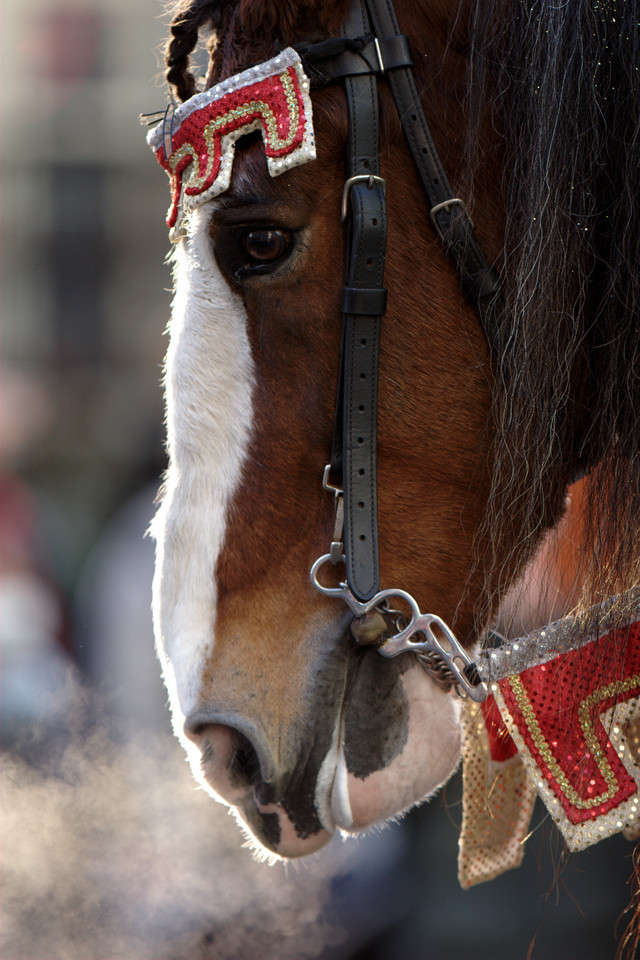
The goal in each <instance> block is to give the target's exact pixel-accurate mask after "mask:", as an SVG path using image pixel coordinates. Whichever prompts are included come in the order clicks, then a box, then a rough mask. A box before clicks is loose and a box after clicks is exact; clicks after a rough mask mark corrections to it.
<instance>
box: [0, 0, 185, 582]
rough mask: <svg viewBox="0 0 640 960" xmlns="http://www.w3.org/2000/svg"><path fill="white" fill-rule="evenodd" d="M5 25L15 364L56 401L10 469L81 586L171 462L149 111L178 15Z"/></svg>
mask: <svg viewBox="0 0 640 960" xmlns="http://www.w3.org/2000/svg"><path fill="white" fill-rule="evenodd" d="M1 16H2V29H1V30H0V117H1V121H2V137H1V138H0V177H1V179H2V192H1V199H0V202H1V205H2V217H1V226H0V250H1V254H0V256H1V260H0V270H1V276H2V290H1V301H0V303H1V308H2V364H3V367H4V369H5V370H6V369H9V370H10V371H12V372H15V371H19V373H20V375H21V377H23V378H27V379H31V380H32V381H34V383H37V384H38V388H39V389H40V390H41V391H44V393H45V395H46V404H47V407H48V411H47V417H46V424H43V429H41V430H40V431H39V432H37V431H36V435H35V436H32V437H31V438H30V442H25V443H18V444H16V445H15V449H14V450H13V451H12V453H11V454H10V455H9V456H8V457H7V456H6V455H5V456H4V457H3V464H2V468H3V469H4V470H5V471H10V472H14V473H17V474H19V475H20V476H21V477H22V478H23V479H24V480H26V481H27V483H28V484H29V485H30V486H31V487H32V488H33V489H34V491H35V493H36V496H37V499H38V501H39V505H40V508H41V522H42V524H43V528H44V532H45V539H46V540H47V541H48V542H49V544H50V546H51V554H52V555H53V557H54V560H53V562H54V565H55V567H56V570H55V574H56V576H57V578H58V579H59V580H60V582H61V583H62V585H63V587H64V589H65V590H69V589H70V588H71V587H72V585H73V583H74V580H75V578H76V576H77V573H78V570H79V568H80V565H81V563H82V561H83V559H84V556H85V554H86V552H87V550H88V549H89V546H90V544H91V543H92V541H93V540H94V538H95V536H96V535H97V533H98V531H99V530H100V529H101V527H102V525H103V523H104V522H105V520H106V519H107V517H108V516H109V515H110V514H111V513H112V511H113V510H114V509H115V508H116V507H117V505H118V504H119V503H120V502H121V501H122V500H123V499H124V498H125V497H126V496H127V495H128V494H129V493H130V492H131V491H132V490H134V489H136V488H137V487H138V486H139V485H140V484H141V483H142V482H143V481H145V480H148V479H149V478H150V477H151V476H152V475H154V474H158V473H159V472H160V471H161V469H162V457H163V451H162V399H161V390H160V386H159V381H160V377H161V363H162V356H163V353H164V347H165V344H164V337H163V335H162V333H163V330H164V328H165V326H166V322H167V319H168V304H169V298H168V294H167V292H166V288H167V287H168V286H169V271H168V267H167V266H166V264H164V258H165V255H166V253H167V250H168V246H169V245H168V242H167V239H166V232H165V230H164V227H163V218H164V211H165V207H166V204H167V190H166V184H165V178H164V175H163V174H162V172H161V171H160V170H159V169H158V168H157V166H156V164H155V163H154V160H153V157H152V155H151V154H150V152H149V150H148V148H147V146H146V144H145V139H144V135H145V130H144V129H143V128H141V127H140V126H139V124H138V114H139V113H141V112H145V111H153V110H155V109H159V108H161V107H162V106H163V103H164V101H165V93H164V88H163V84H162V80H161V73H162V67H161V57H160V54H159V48H160V46H161V44H162V42H163V40H164V37H165V34H166V32H167V21H166V17H165V14H164V5H163V4H162V3H161V2H160V0H136V2H135V3H132V2H130V0H5V2H4V3H3V5H2V15H1ZM154 77H156V78H157V80H156V83H155V84H154V82H153V78H154ZM20 415H21V411H20V410H16V411H11V416H10V417H9V419H10V420H11V422H12V423H18V424H19V421H20ZM16 418H18V419H17V420H16ZM32 433H33V431H32Z"/></svg>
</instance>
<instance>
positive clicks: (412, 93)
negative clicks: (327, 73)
mask: <svg viewBox="0 0 640 960" xmlns="http://www.w3.org/2000/svg"><path fill="white" fill-rule="evenodd" d="M365 2H366V4H367V8H368V11H369V15H370V17H371V21H372V24H373V29H374V31H375V33H376V34H377V36H378V38H379V42H382V41H383V40H384V39H386V38H388V37H393V36H397V35H398V34H399V33H400V31H399V27H398V21H397V19H396V15H395V10H394V8H393V3H392V0H365ZM389 84H390V86H391V90H392V92H393V97H394V100H395V102H396V107H397V110H398V115H399V117H400V120H401V122H402V126H403V128H404V132H405V136H406V138H407V142H408V144H409V148H410V150H411V153H412V155H413V159H414V160H415V163H416V166H417V168H418V173H419V174H420V179H421V180H422V184H423V186H424V190H425V193H426V195H427V202H428V204H429V209H430V211H434V208H439V209H438V210H437V212H434V213H433V215H432V220H433V223H434V227H435V229H436V232H437V233H438V234H439V235H440V237H441V239H442V241H443V243H444V246H445V250H446V252H447V254H448V255H449V256H450V257H451V258H452V260H453V261H454V263H455V265H456V267H457V269H458V272H459V275H460V282H461V286H462V292H463V294H464V296H465V297H466V298H467V299H468V300H469V301H470V302H471V303H472V304H473V305H474V306H475V307H476V309H477V311H478V315H479V317H480V320H481V323H482V326H483V329H484V332H485V336H486V337H487V340H488V342H489V344H490V345H491V346H492V347H493V348H494V350H498V349H499V348H500V344H499V343H498V341H497V329H496V323H495V318H496V312H497V311H499V310H500V309H501V306H502V294H501V289H502V288H501V282H500V277H499V276H498V273H497V271H496V270H495V269H494V268H493V267H492V266H490V265H489V263H488V262H487V259H486V257H485V256H484V253H483V252H482V249H481V247H480V244H479V243H478V240H477V237H476V234H475V230H474V227H473V224H472V222H471V220H470V219H469V216H468V214H467V212H466V210H465V208H464V206H463V205H462V204H461V203H460V202H459V201H457V202H455V203H451V200H453V199H456V198H454V195H453V192H452V189H451V184H450V183H449V180H448V178H447V175H446V173H445V170H444V167H443V166H442V161H441V160H440V157H439V155H438V151H437V150H436V147H435V144H434V142H433V137H432V136H431V131H430V129H429V125H428V123H427V119H426V117H425V115H424V110H423V109H422V104H421V102H420V98H419V97H418V91H417V90H416V85H415V81H414V79H413V74H412V72H411V70H410V69H409V68H404V67H401V68H398V69H397V70H393V71H391V72H390V73H389Z"/></svg>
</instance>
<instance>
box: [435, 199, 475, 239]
mask: <svg viewBox="0 0 640 960" xmlns="http://www.w3.org/2000/svg"><path fill="white" fill-rule="evenodd" d="M454 206H455V207H460V209H461V211H462V213H463V214H464V215H465V217H466V218H467V220H468V221H469V226H470V227H471V229H472V230H475V224H474V222H473V220H472V219H471V217H470V216H469V211H468V210H467V208H466V205H465V202H464V200H461V199H460V197H451V199H449V200H443V201H442V203H436V205H435V207H431V210H430V211H429V216H430V217H431V223H432V224H433V227H434V229H435V231H436V233H437V234H438V236H439V237H440V239H441V240H444V238H445V237H444V233H443V231H442V230H441V228H440V224H439V223H438V221H437V219H436V217H437V216H438V214H439V213H440V211H441V210H446V211H447V213H448V212H449V207H454Z"/></svg>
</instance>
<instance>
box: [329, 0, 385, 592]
mask: <svg viewBox="0 0 640 960" xmlns="http://www.w3.org/2000/svg"><path fill="white" fill-rule="evenodd" d="M365 18H366V13H365V11H364V8H363V6H362V5H361V4H360V3H355V4H353V6H352V9H351V14H350V16H349V18H348V20H347V23H346V24H345V27H344V30H345V33H346V34H347V35H351V36H353V35H354V33H357V34H364V33H366V30H367V26H368V24H367V23H366V22H365ZM345 90H346V95H347V105H348V111H349V137H348V142H347V155H346V164H345V173H346V178H347V183H346V185H345V189H346V190H347V198H346V199H347V209H348V212H349V216H348V218H347V225H348V229H347V237H346V240H345V286H344V290H343V302H342V309H343V319H342V358H341V387H340V390H339V399H338V407H337V410H336V424H335V434H336V439H335V440H334V461H333V462H332V468H333V470H332V472H334V473H335V471H336V469H337V468H338V466H339V464H338V463H337V462H335V461H336V459H337V458H340V459H341V461H342V463H341V466H342V484H343V491H344V513H345V527H344V548H345V557H346V565H347V582H348V584H349V587H350V589H351V591H352V593H353V594H354V595H355V596H356V597H357V598H358V599H359V600H362V601H364V600H368V599H370V598H371V597H372V596H374V594H376V593H377V592H378V591H379V589H380V576H379V567H378V517H377V510H378V508H377V470H376V463H377V417H378V414H377V403H378V399H377V396H378V350H379V343H380V317H381V315H382V314H383V313H384V310H385V306H386V291H385V290H384V288H383V278H384V261H385V249H386V237H387V221H386V203H385V195H384V185H383V184H382V182H381V181H380V171H379V129H378V96H377V88H376V78H375V76H372V74H371V73H370V72H367V73H365V74H361V75H357V74H356V75H355V76H348V77H347V78H346V79H345ZM352 178H359V179H356V180H352ZM349 181H352V182H351V183H349Z"/></svg>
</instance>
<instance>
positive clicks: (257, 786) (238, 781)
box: [184, 710, 279, 804]
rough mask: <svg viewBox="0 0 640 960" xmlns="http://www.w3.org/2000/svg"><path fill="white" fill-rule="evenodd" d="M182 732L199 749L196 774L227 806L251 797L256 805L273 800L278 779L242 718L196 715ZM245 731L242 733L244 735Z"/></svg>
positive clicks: (268, 756) (263, 747) (268, 754)
mask: <svg viewBox="0 0 640 960" xmlns="http://www.w3.org/2000/svg"><path fill="white" fill-rule="evenodd" d="M184 730H185V733H186V735H187V736H188V737H189V739H190V740H193V741H194V743H196V744H197V745H198V747H199V748H200V771H201V773H202V775H203V776H204V778H205V780H206V781H207V783H208V784H209V786H211V787H212V788H213V789H214V790H215V791H216V793H217V794H218V795H219V796H221V797H222V798H223V800H226V801H227V802H228V803H234V802H236V801H238V800H239V799H240V798H241V797H246V796H247V795H250V794H253V796H254V798H255V799H256V800H257V802H258V803H261V804H267V803H273V802H275V800H276V794H277V789H276V786H277V784H278V783H279V777H278V775H277V772H276V769H275V767H274V761H273V757H272V754H271V751H270V750H269V749H268V747H267V744H266V743H265V742H264V740H263V738H262V737H261V735H260V733H259V732H258V731H257V730H256V729H255V728H254V727H253V726H251V725H250V724H248V723H247V722H246V721H245V720H243V719H242V718H237V719H236V717H235V716H233V715H230V714H225V713H218V714H213V713H211V712H205V711H204V710H203V711H198V712H197V713H194V714H192V715H191V716H190V717H188V718H187V720H186V722H185V725H184ZM245 731H246V732H245Z"/></svg>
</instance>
